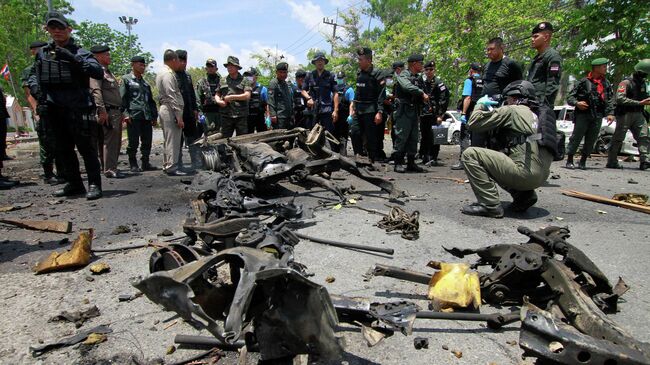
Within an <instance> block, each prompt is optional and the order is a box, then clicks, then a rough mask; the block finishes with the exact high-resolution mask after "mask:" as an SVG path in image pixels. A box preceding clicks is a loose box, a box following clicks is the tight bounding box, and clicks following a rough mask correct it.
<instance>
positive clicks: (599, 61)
mask: <svg viewBox="0 0 650 365" xmlns="http://www.w3.org/2000/svg"><path fill="white" fill-rule="evenodd" d="M608 63H609V60H608V59H607V58H604V57H601V58H596V59H595V60H593V61H591V65H592V66H600V65H606V64H608Z"/></svg>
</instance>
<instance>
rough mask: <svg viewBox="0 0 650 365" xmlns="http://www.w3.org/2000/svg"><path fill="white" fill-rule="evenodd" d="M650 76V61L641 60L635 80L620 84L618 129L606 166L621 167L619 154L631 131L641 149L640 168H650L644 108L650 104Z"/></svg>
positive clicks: (636, 67)
mask: <svg viewBox="0 0 650 365" xmlns="http://www.w3.org/2000/svg"><path fill="white" fill-rule="evenodd" d="M648 75H650V58H646V59H644V60H641V61H639V62H638V63H637V64H636V65H635V66H634V73H633V74H632V77H628V78H626V79H625V80H623V81H621V82H620V83H619V84H618V88H617V89H616V110H615V113H616V130H615V131H614V136H612V146H611V147H610V149H609V156H608V158H607V167H609V168H621V166H620V165H619V164H618V159H617V156H618V153H619V152H620V150H621V145H622V143H623V139H624V138H625V134H626V133H627V130H628V129H629V130H630V131H631V132H632V135H633V136H634V139H635V140H636V142H637V144H638V147H639V159H640V160H641V163H640V165H639V168H640V169H641V170H647V169H648V168H650V152H649V151H648V149H649V148H650V135H649V133H648V120H647V115H644V110H643V107H644V106H646V105H650V97H648V89H647V85H646V80H647V77H648Z"/></svg>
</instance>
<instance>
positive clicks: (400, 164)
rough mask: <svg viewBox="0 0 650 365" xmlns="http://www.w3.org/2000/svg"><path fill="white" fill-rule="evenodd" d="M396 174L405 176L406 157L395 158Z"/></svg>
mask: <svg viewBox="0 0 650 365" xmlns="http://www.w3.org/2000/svg"><path fill="white" fill-rule="evenodd" d="M395 172H399V173H400V174H403V173H405V172H406V167H405V166H404V157H395Z"/></svg>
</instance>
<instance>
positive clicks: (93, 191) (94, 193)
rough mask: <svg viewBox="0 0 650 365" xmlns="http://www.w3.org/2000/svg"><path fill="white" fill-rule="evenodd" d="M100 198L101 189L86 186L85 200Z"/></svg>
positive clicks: (91, 185) (97, 186)
mask: <svg viewBox="0 0 650 365" xmlns="http://www.w3.org/2000/svg"><path fill="white" fill-rule="evenodd" d="M101 197H102V188H101V187H100V186H99V185H96V184H90V185H88V193H87V194H86V199H87V200H95V199H99V198H101Z"/></svg>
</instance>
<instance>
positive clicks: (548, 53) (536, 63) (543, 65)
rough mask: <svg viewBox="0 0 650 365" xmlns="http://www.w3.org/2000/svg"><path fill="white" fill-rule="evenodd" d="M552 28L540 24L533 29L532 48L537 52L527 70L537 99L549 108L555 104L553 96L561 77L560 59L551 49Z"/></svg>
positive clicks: (545, 23) (549, 24) (549, 25)
mask: <svg viewBox="0 0 650 365" xmlns="http://www.w3.org/2000/svg"><path fill="white" fill-rule="evenodd" d="M552 35H553V26H552V25H551V23H549V22H541V23H539V24H537V25H536V26H535V28H533V35H532V46H533V48H535V49H536V50H537V55H536V56H535V58H533V61H532V63H531V64H530V68H529V69H528V78H527V80H528V81H530V82H531V83H532V84H533V85H534V86H535V90H536V91H537V99H538V100H539V101H540V102H542V103H546V104H547V105H549V106H550V107H553V105H554V104H555V96H556V95H557V92H558V90H559V89H560V77H561V76H562V57H560V54H559V53H558V52H557V51H556V50H555V48H552V47H551V37H552Z"/></svg>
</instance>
